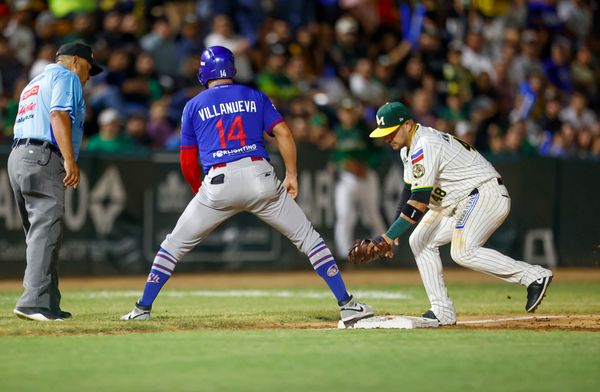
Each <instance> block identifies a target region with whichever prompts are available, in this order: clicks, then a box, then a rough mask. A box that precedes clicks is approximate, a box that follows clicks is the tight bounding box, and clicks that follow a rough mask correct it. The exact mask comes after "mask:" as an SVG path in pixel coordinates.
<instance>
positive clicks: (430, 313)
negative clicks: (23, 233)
mask: <svg viewBox="0 0 600 392" xmlns="http://www.w3.org/2000/svg"><path fill="white" fill-rule="evenodd" d="M421 317H422V318H425V319H428V320H435V321H437V322H438V324H439V325H455V324H456V317H452V318H446V319H444V321H442V320H440V319H439V318H438V317H437V316H436V315H435V313H433V310H431V309H429V310H428V311H427V312H425V313H423V314H422V315H421Z"/></svg>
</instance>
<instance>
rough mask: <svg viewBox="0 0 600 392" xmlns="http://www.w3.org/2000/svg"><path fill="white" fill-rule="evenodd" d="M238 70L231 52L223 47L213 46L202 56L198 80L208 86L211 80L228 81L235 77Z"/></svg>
mask: <svg viewBox="0 0 600 392" xmlns="http://www.w3.org/2000/svg"><path fill="white" fill-rule="evenodd" d="M235 73H236V69H235V64H234V59H233V53H231V50H229V49H227V48H225V47H223V46H211V47H208V48H206V49H204V52H202V55H201V56H200V69H199V70H198V80H199V81H200V83H202V85H203V86H206V84H207V83H208V81H209V80H213V79H228V78H233V77H234V76H235Z"/></svg>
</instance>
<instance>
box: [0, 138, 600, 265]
mask: <svg viewBox="0 0 600 392" xmlns="http://www.w3.org/2000/svg"><path fill="white" fill-rule="evenodd" d="M8 153H9V150H7V149H6V148H5V149H0V263H1V264H2V267H1V268H0V277H8V276H21V275H22V271H23V268H24V261H23V260H24V255H25V240H24V235H23V230H22V227H21V222H20V219H19V216H18V212H17V209H16V206H15V202H14V199H13V196H12V191H11V189H10V185H9V181H8V173H7V172H6V160H7V158H8ZM389 154H390V159H389V160H388V163H386V164H385V166H384V167H381V168H380V174H381V199H382V200H381V212H382V214H383V215H384V217H385V219H386V220H387V221H388V222H389V221H390V219H391V218H392V217H393V214H394V211H395V209H396V202H397V199H398V197H399V191H400V189H401V186H402V185H401V184H402V171H401V164H400V161H399V160H398V159H397V157H396V156H395V155H394V154H392V153H391V152H390V153H389ZM272 158H273V159H272V162H273V164H274V166H275V167H276V169H277V172H278V173H279V174H280V178H281V174H282V171H283V170H282V164H281V159H280V157H279V156H278V155H277V154H276V153H273V154H272ZM328 159H329V153H328V152H325V151H319V150H317V149H316V148H315V147H313V146H311V145H302V144H300V145H299V146H298V163H299V181H300V192H299V196H298V199H297V200H298V203H299V204H300V205H301V207H302V208H303V209H304V211H305V212H306V213H307V215H308V216H309V218H310V219H311V221H312V222H313V224H314V226H315V227H316V228H317V230H318V231H319V232H321V234H322V235H323V237H324V238H325V240H326V241H327V242H328V243H329V244H333V225H334V222H335V208H334V189H335V187H334V179H335V177H334V176H335V175H334V173H333V172H332V171H331V170H329V169H328V168H327V167H328V165H327V163H328ZM79 164H80V168H81V184H80V186H79V187H78V188H77V190H72V189H69V190H68V191H67V193H66V200H65V209H66V211H65V237H64V242H63V247H62V251H61V260H62V261H61V274H63V275H91V274H113V273H139V272H145V271H147V268H148V266H149V264H150V263H151V261H152V258H153V254H154V252H155V251H156V249H157V247H158V246H159V245H160V243H161V242H162V240H163V239H164V237H165V235H166V234H167V233H169V232H170V230H171V229H172V227H173V226H174V224H175V223H176V221H177V218H178V217H179V215H180V213H181V211H183V209H184V208H185V206H186V205H187V202H188V201H189V200H190V198H191V197H192V193H191V191H190V190H189V188H188V186H187V184H186V183H185V181H184V179H183V177H182V175H181V174H180V171H179V163H178V154H176V153H152V154H150V153H148V154H144V153H141V154H139V155H133V156H132V155H131V154H129V155H127V156H122V155H110V156H108V155H102V156H97V155H90V154H86V153H85V152H84V153H82V154H81V157H80V159H79ZM494 165H495V166H496V168H497V169H498V171H499V172H500V173H501V174H502V176H503V179H504V182H505V184H506V186H507V187H508V189H509V192H510V194H511V197H512V211H511V213H510V215H509V217H508V219H507V220H506V222H505V223H504V224H503V225H502V227H501V228H500V229H499V230H498V231H497V232H496V234H495V235H494V236H493V237H492V238H491V239H490V241H489V246H490V247H494V248H496V249H498V250H500V251H502V252H504V253H507V254H509V255H511V256H513V257H515V258H519V259H525V260H528V261H530V262H535V263H540V264H550V265H553V264H556V265H560V266H597V265H598V263H599V261H600V248H598V246H599V244H600V207H599V205H598V202H597V200H596V199H597V195H598V194H600V162H598V161H583V160H558V159H551V158H512V159H504V160H501V161H495V162H494ZM367 234H368V233H367V232H366V231H365V230H364V228H363V227H359V228H358V229H357V237H359V236H364V235H367ZM448 253H449V251H448V249H444V250H443V252H442V254H443V257H444V262H445V263H452V262H451V261H450V259H449V257H448ZM376 264H377V266H382V265H384V262H378V263H376ZM385 265H388V266H412V265H414V261H413V259H412V256H411V254H410V249H409V247H408V243H407V240H406V238H405V239H404V241H403V243H402V244H401V246H400V247H399V249H398V251H397V255H396V256H395V259H394V260H393V261H391V262H390V261H387V262H385ZM244 268H260V269H265V268H277V269H294V268H306V260H305V259H304V258H303V256H302V255H301V254H299V252H297V251H296V249H295V248H293V247H292V246H291V245H290V244H289V242H288V241H287V240H286V239H285V238H283V237H282V236H281V235H280V234H279V233H277V232H275V231H273V230H272V229H270V228H269V227H268V226H267V225H265V224H263V223H262V222H260V221H259V220H258V219H256V218H255V217H254V216H252V215H250V214H240V215H238V216H237V217H235V218H233V219H231V220H230V221H228V222H227V223H225V224H224V225H222V226H221V227H219V228H218V229H217V230H215V232H213V233H212V234H211V235H210V236H209V237H208V238H207V239H206V240H205V241H204V242H203V243H202V244H201V245H199V246H198V247H197V248H196V249H194V250H193V251H192V252H191V253H190V254H188V255H187V256H186V257H185V258H184V260H183V262H182V263H180V265H179V266H178V270H185V271H194V270H207V269H210V270H232V269H244Z"/></svg>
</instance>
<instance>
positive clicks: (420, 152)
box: [410, 147, 423, 165]
mask: <svg viewBox="0 0 600 392" xmlns="http://www.w3.org/2000/svg"><path fill="white" fill-rule="evenodd" d="M422 159H423V147H421V148H419V149H418V150H417V151H415V153H414V154H412V155H411V156H410V160H411V162H412V164H413V165H414V164H415V163H417V162H419V161H420V160H422Z"/></svg>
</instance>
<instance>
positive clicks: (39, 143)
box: [12, 138, 62, 158]
mask: <svg viewBox="0 0 600 392" xmlns="http://www.w3.org/2000/svg"><path fill="white" fill-rule="evenodd" d="M30 144H31V145H33V146H42V147H43V148H49V149H50V150H52V151H53V152H54V153H55V154H56V155H58V156H59V157H61V158H62V154H61V153H60V149H59V148H58V147H56V146H55V145H54V144H52V143H50V142H48V141H46V140H40V139H32V138H26V139H15V141H14V142H13V144H12V148H17V147H19V146H28V145H30Z"/></svg>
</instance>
